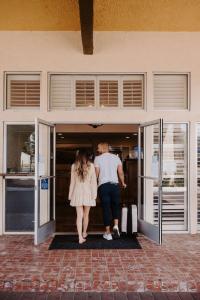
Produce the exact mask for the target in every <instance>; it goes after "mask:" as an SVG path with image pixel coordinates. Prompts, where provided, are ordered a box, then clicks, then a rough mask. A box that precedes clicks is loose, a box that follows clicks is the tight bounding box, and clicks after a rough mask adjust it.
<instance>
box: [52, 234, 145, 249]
mask: <svg viewBox="0 0 200 300" xmlns="http://www.w3.org/2000/svg"><path fill="white" fill-rule="evenodd" d="M59 249H142V247H141V246H140V244H139V242H138V240H137V238H136V236H135V235H132V236H125V235H123V236H121V237H120V238H119V239H117V240H111V241H107V240H105V239H103V236H102V234H95V235H88V237H87V241H86V242H85V243H83V244H79V243H78V236H77V235H55V237H54V238H53V240H52V242H51V244H50V246H49V250H59Z"/></svg>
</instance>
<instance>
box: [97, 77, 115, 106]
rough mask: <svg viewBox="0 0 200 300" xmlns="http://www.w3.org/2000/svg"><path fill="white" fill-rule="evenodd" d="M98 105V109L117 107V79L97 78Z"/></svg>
mask: <svg viewBox="0 0 200 300" xmlns="http://www.w3.org/2000/svg"><path fill="white" fill-rule="evenodd" d="M99 105H100V107H118V105H119V80H118V78H108V79H107V78H106V76H105V78H103V77H102V76H101V78H99Z"/></svg>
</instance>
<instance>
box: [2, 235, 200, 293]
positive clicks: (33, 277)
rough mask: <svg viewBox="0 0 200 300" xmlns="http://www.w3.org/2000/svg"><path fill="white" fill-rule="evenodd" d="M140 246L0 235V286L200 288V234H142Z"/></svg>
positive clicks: (72, 289)
mask: <svg viewBox="0 0 200 300" xmlns="http://www.w3.org/2000/svg"><path fill="white" fill-rule="evenodd" d="M138 240H139V242H140V244H141V246H142V249H139V250H137V249H136V250H135V249H134V250H51V251H49V250H48V246H49V243H50V242H51V239H48V240H47V241H46V242H45V243H43V244H41V245H39V246H34V245H33V237H32V236H27V235H23V236H22V235H20V236H13V235H11V236H10V235H9V236H1V237H0V290H7V291H38V292H43V291H45V292H52V291H54V292H55V291H56V292H65V291H66V292H79V291H88V292H89V291H104V292H105V291H109V292H115V291H123V292H125V291H134V292H143V291H154V292H156V291H179V292H186V291H189V292H199V291H200V234H198V235H189V234H179V235H178V234H176V235H175V234H173V235H172V234H169V235H164V241H163V245H162V246H159V245H156V244H155V243H154V242H152V241H150V240H148V239H147V238H145V237H144V236H139V237H138Z"/></svg>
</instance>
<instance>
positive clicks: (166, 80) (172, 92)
mask: <svg viewBox="0 0 200 300" xmlns="http://www.w3.org/2000/svg"><path fill="white" fill-rule="evenodd" d="M154 108H155V109H172V110H173V109H187V108H188V75H187V74H155V75H154Z"/></svg>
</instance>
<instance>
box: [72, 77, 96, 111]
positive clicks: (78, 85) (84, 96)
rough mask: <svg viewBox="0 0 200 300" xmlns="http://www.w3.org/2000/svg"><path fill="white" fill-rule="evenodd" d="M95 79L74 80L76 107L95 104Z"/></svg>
mask: <svg viewBox="0 0 200 300" xmlns="http://www.w3.org/2000/svg"><path fill="white" fill-rule="evenodd" d="M94 85H95V81H94V80H89V79H88V80H87V79H84V80H83V79H77V80H76V81H75V92H76V107H93V106H94V105H95V89H94Z"/></svg>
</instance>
